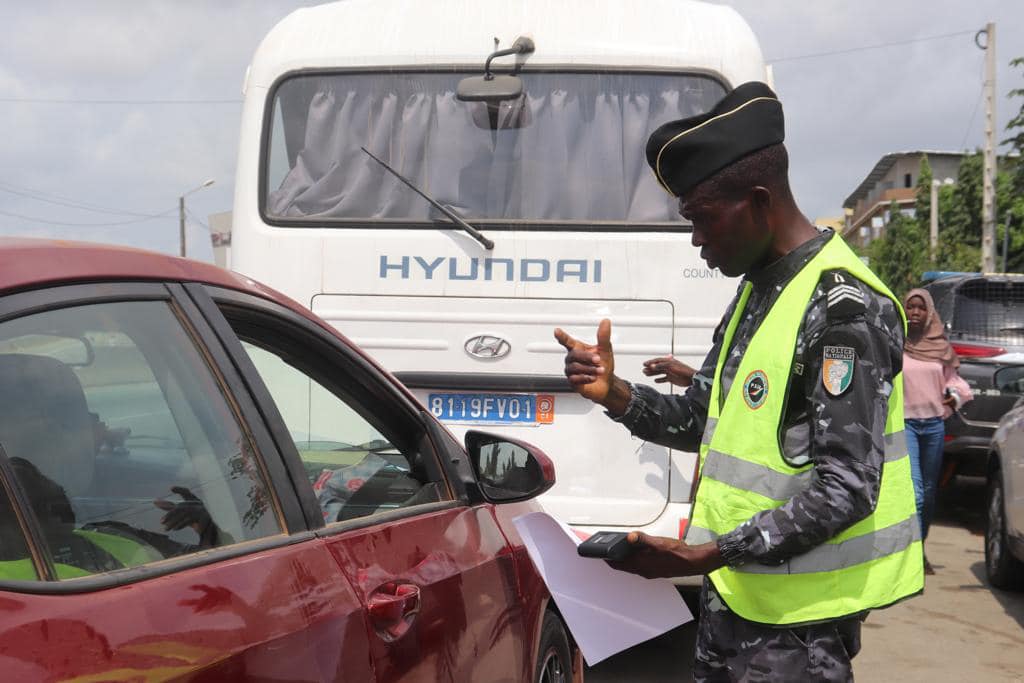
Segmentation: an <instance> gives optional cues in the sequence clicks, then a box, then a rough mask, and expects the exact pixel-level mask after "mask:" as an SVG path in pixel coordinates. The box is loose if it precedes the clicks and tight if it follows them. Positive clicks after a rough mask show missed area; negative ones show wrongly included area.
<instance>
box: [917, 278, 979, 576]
mask: <svg viewBox="0 0 1024 683" xmlns="http://www.w3.org/2000/svg"><path fill="white" fill-rule="evenodd" d="M903 307H904V309H905V310H906V312H907V337H906V341H905V342H904V344H903V418H904V420H905V423H906V435H907V450H908V451H909V452H910V467H911V477H912V478H913V480H914V494H915V498H916V499H917V514H918V519H919V520H920V522H921V538H922V540H923V539H925V538H927V537H928V527H929V525H930V524H931V521H932V515H933V514H934V512H935V495H936V492H937V489H938V486H939V474H940V472H941V470H942V445H943V436H945V428H944V426H943V420H945V419H946V418H947V417H949V416H950V415H952V414H953V411H954V410H956V409H957V408H959V407H960V406H961V405H962V404H964V403H966V402H967V401H969V400H971V399H972V398H973V395H972V394H971V389H970V387H969V386H967V382H965V381H964V380H963V379H962V378H961V377H960V375H958V374H957V371H956V370H957V368H958V367H960V360H959V359H958V358H957V356H956V351H954V350H953V347H952V346H951V345H950V343H949V340H948V339H946V331H945V328H944V327H943V325H942V321H941V320H940V319H939V314H938V313H937V312H936V310H935V304H934V302H933V301H932V296H931V294H929V293H928V292H927V291H925V290H923V289H912V290H910V291H909V292H907V295H906V296H905V297H904V298H903ZM925 572H926V573H928V574H931V573H934V572H933V570H932V568H931V565H929V564H928V560H925Z"/></svg>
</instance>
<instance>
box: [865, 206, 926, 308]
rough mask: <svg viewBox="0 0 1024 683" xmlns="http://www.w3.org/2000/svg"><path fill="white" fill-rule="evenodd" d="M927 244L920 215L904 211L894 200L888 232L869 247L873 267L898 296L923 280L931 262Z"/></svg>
mask: <svg viewBox="0 0 1024 683" xmlns="http://www.w3.org/2000/svg"><path fill="white" fill-rule="evenodd" d="M922 245H923V248H922ZM927 245H928V239H927V232H926V231H924V230H922V229H921V224H920V223H919V221H918V220H917V218H916V217H913V218H912V217H910V216H905V215H903V214H902V213H900V210H899V207H898V206H897V204H896V202H893V203H892V204H891V205H890V206H889V222H888V224H887V225H886V227H885V234H884V235H883V236H882V237H880V238H878V239H876V240H874V241H873V242H871V245H870V246H869V247H868V252H869V254H868V257H869V259H870V262H871V269H872V270H874V271H875V274H877V275H878V277H880V278H881V279H882V282H884V283H885V284H887V285H888V286H889V288H890V289H891V290H892V291H893V293H894V294H896V296H899V297H902V296H903V295H904V294H906V293H907V291H908V290H910V289H912V288H913V287H915V286H917V283H918V282H920V281H921V273H922V272H923V271H924V270H925V269H926V266H927V264H928V248H927Z"/></svg>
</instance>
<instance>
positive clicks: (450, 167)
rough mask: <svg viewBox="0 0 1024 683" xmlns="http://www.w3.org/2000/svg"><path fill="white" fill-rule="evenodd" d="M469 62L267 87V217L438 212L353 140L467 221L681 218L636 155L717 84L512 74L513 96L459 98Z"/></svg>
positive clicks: (406, 217) (664, 77)
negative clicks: (516, 84)
mask: <svg viewBox="0 0 1024 683" xmlns="http://www.w3.org/2000/svg"><path fill="white" fill-rule="evenodd" d="M466 75H469V74H466V73H452V72H448V73H419V72H417V73H400V72H388V73H341V74H312V75H300V76H294V77H292V78H289V79H287V80H285V81H283V82H282V83H281V84H280V86H279V87H278V88H277V89H276V91H275V92H274V96H273V100H272V102H271V106H272V107H273V109H272V115H271V117H269V121H270V124H269V125H270V126H271V128H270V132H269V135H268V136H266V138H265V139H267V140H268V143H267V144H268V145H269V146H268V148H267V149H266V150H264V155H263V159H264V171H263V172H264V174H265V175H264V178H265V183H266V184H265V187H266V191H265V193H264V197H263V202H264V207H263V208H264V213H265V215H266V216H267V217H268V218H269V219H272V220H276V221H283V222H285V223H287V221H288V220H289V219H295V220H296V222H301V220H302V219H316V220H317V223H318V224H322V223H324V222H331V221H334V220H336V221H338V223H339V224H341V223H342V222H345V221H353V220H354V221H360V222H363V221H368V220H369V221H372V220H381V221H400V222H406V221H409V222H429V221H433V220H438V219H441V215H440V212H438V211H437V210H436V209H433V208H432V207H431V206H430V204H428V203H427V202H426V201H425V200H424V199H423V198H421V197H419V196H418V195H417V194H416V193H414V192H413V191H411V190H410V189H408V188H407V187H405V185H403V184H402V183H401V182H400V181H399V180H397V179H396V178H394V177H393V176H391V174H389V173H388V172H387V171H386V170H385V169H383V168H382V167H381V166H380V165H379V164H377V163H376V162H374V161H373V160H372V159H370V158H369V157H368V156H367V155H366V154H365V153H364V152H363V151H362V150H361V149H360V147H366V148H367V149H368V150H370V151H371V152H373V153H374V154H375V155H376V156H378V157H380V158H381V159H383V160H384V161H385V162H387V163H388V164H389V165H391V166H392V167H393V168H395V169H396V170H397V171H398V172H399V173H401V174H402V175H404V176H405V177H406V178H408V179H409V180H410V181H411V182H412V183H414V184H415V185H417V186H418V187H419V188H421V189H422V190H424V191H425V192H427V193H428V194H429V195H431V196H432V197H434V198H435V199H436V200H438V201H439V202H441V203H442V204H447V205H449V206H451V207H452V208H454V209H455V210H456V211H458V212H459V213H461V214H462V215H463V216H464V217H466V218H467V219H470V220H475V221H488V220H495V221H527V222H533V223H544V222H551V223H567V222H571V223H575V222H587V223H594V222H613V223H662V222H678V221H679V216H678V214H677V205H676V201H675V200H674V199H673V198H672V197H670V196H669V195H668V194H667V193H666V192H665V191H664V190H663V189H662V188H661V187H660V186H659V185H658V183H657V181H656V180H655V179H654V176H653V174H652V173H651V171H650V169H649V167H648V166H647V162H646V159H645V157H644V148H645V145H646V142H647V137H648V136H649V135H650V133H651V132H652V131H653V130H654V129H655V128H657V127H658V126H659V125H661V124H662V123H665V122H666V121H670V120H673V119H678V118H682V117H686V116H694V115H697V114H700V113H703V112H706V111H708V110H709V109H710V108H711V107H712V106H713V105H714V103H715V102H717V101H718V100H719V99H721V97H722V96H723V95H724V94H725V90H724V88H723V87H722V86H721V84H719V83H718V82H717V81H715V80H712V79H711V78H709V77H706V76H697V75H678V74H630V73H529V72H527V73H522V74H520V76H521V77H522V79H523V82H524V94H523V96H522V97H521V98H520V99H519V100H517V101H514V102H509V103H505V104H503V105H502V107H501V108H500V109H499V110H497V111H493V110H492V111H490V112H489V111H488V110H487V105H486V104H484V103H481V102H460V101H459V100H457V99H456V97H455V90H456V87H457V85H458V82H459V80H460V79H461V78H463V77H465V76H466Z"/></svg>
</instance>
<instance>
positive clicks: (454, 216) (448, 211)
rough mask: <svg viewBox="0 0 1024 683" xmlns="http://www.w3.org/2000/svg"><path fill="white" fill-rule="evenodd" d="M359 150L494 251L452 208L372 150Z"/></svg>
mask: <svg viewBox="0 0 1024 683" xmlns="http://www.w3.org/2000/svg"><path fill="white" fill-rule="evenodd" d="M359 149H361V150H363V151H364V152H366V153H367V154H368V155H369V156H370V158H371V159H373V160H374V161H376V162H377V163H378V164H380V165H381V166H383V167H384V168H386V169H388V170H389V171H391V173H392V174H393V175H394V176H395V177H396V178H398V179H399V180H401V181H402V182H403V183H405V184H406V185H408V186H409V188H410V189H411V190H412V191H413V192H415V193H416V194H418V195H419V196H421V197H423V198H424V199H426V200H427V201H428V202H430V205H431V206H433V207H434V208H435V209H437V210H438V211H440V212H441V213H443V214H444V215H445V216H447V217H448V219H449V220H450V221H451V222H453V223H455V224H456V225H457V226H459V227H460V228H462V229H463V230H465V231H466V232H468V233H469V234H470V235H472V236H473V239H475V240H476V241H477V242H479V243H480V244H482V245H484V248H485V249H494V242H492V241H491V240H489V239H487V238H486V237H484V235H483V233H482V232H480V231H479V230H477V229H476V228H474V227H473V226H472V225H470V224H469V223H467V222H466V221H464V220H463V219H462V217H461V216H459V214H457V213H455V212H454V211H452V210H451V208H449V207H447V206H445V205H444V204H442V203H441V202H439V201H437V200H435V199H433V198H432V197H428V196H427V194H426V193H425V192H423V190H421V189H420V188H418V187H416V186H415V185H413V184H412V183H411V182H409V181H408V180H407V179H406V178H405V176H403V175H402V174H401V173H399V172H398V171H396V170H395V169H393V168H391V167H390V166H388V165H387V164H386V163H384V162H383V161H381V160H380V159H378V158H377V157H375V156H374V155H373V153H372V152H370V150H368V149H366V148H365V147H360V148H359Z"/></svg>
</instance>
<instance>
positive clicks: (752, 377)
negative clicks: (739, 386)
mask: <svg viewBox="0 0 1024 683" xmlns="http://www.w3.org/2000/svg"><path fill="white" fill-rule="evenodd" d="M766 398H768V376H767V375H765V374H764V372H763V371H762V370H754V371H753V372H752V373H750V374H749V375H747V378H746V379H745V380H743V400H744V401H746V402H747V406H748V407H750V408H751V409H752V410H757V409H758V408H760V407H761V406H763V405H764V401H765V399H766Z"/></svg>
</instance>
